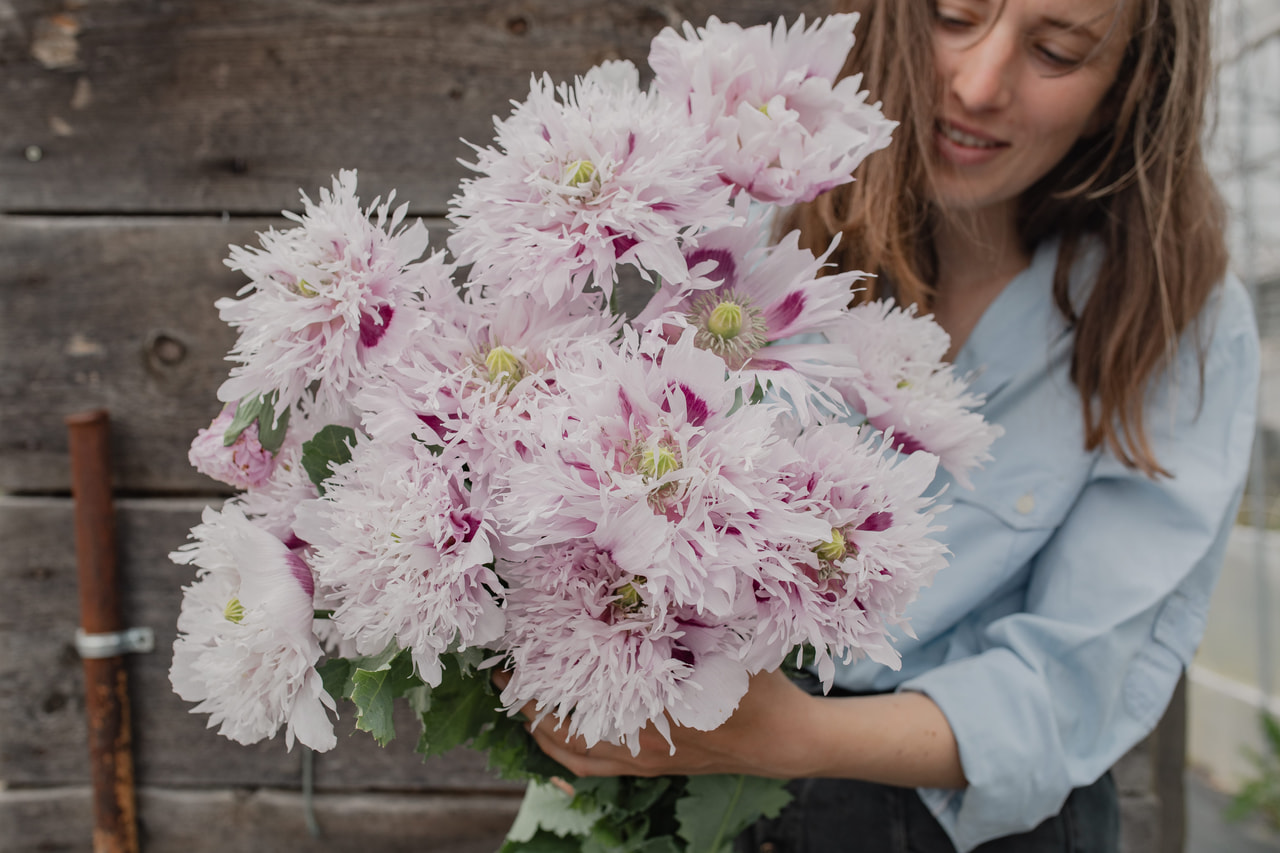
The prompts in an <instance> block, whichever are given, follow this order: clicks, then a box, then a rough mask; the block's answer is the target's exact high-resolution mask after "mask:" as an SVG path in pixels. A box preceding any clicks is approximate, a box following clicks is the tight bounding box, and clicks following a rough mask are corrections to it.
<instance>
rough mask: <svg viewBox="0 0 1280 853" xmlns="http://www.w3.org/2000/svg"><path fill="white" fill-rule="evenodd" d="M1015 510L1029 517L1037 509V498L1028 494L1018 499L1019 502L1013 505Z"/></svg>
mask: <svg viewBox="0 0 1280 853" xmlns="http://www.w3.org/2000/svg"><path fill="white" fill-rule="evenodd" d="M1013 508H1014V509H1016V510H1017V511H1018V512H1020V513H1022V514H1023V515H1029V514H1030V513H1031V511H1032V510H1033V509H1035V508H1036V496H1035V495H1033V494H1031V493H1030V492H1027V493H1026V494H1025V495H1023V496H1022V497H1020V498H1018V502H1017V503H1015V504H1014V505H1013Z"/></svg>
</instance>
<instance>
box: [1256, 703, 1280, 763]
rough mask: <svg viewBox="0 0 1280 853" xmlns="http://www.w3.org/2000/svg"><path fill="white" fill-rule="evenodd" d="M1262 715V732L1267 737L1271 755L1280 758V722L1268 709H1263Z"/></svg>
mask: <svg viewBox="0 0 1280 853" xmlns="http://www.w3.org/2000/svg"><path fill="white" fill-rule="evenodd" d="M1260 716H1261V717H1262V732H1263V734H1265V735H1266V737H1267V746H1268V747H1270V749H1271V757H1272V758H1280V722H1277V720H1276V718H1275V717H1273V716H1271V714H1269V713H1267V712H1266V711H1263V712H1262V714H1261V715H1260Z"/></svg>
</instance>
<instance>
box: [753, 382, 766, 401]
mask: <svg viewBox="0 0 1280 853" xmlns="http://www.w3.org/2000/svg"><path fill="white" fill-rule="evenodd" d="M763 400H764V386H763V385H761V384H760V380H759V379H757V380H756V387H755V388H753V389H751V405H753V406H755V405H757V404H759V403H760V402H761V401H763Z"/></svg>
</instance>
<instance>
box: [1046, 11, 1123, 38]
mask: <svg viewBox="0 0 1280 853" xmlns="http://www.w3.org/2000/svg"><path fill="white" fill-rule="evenodd" d="M1106 16H1107V14H1106V13H1105V12H1103V13H1101V14H1099V15H1095V16H1094V17H1093V18H1091V19H1090V20H1088V21H1064V20H1062V19H1061V18H1042V19H1041V23H1042V24H1043V25H1044V26H1046V27H1048V28H1049V29H1053V30H1062V31H1063V32H1068V33H1079V34H1081V35H1084V36H1088V37H1089V38H1091V39H1093V40H1094V41H1095V42H1099V43H1100V42H1101V41H1102V40H1103V38H1104V37H1105V36H1104V35H1101V34H1099V33H1097V32H1096V31H1095V30H1094V29H1093V25H1094V24H1096V23H1097V22H1099V21H1101V20H1103V19H1104V18H1106ZM1110 30H1111V27H1110V26H1108V28H1107V31H1108V32H1110Z"/></svg>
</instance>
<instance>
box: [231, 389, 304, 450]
mask: <svg viewBox="0 0 1280 853" xmlns="http://www.w3.org/2000/svg"><path fill="white" fill-rule="evenodd" d="M275 406H276V392H275V391H272V392H271V393H270V394H266V395H258V394H254V395H252V396H249V397H245V398H244V399H243V400H241V401H240V402H239V403H237V404H236V414H235V417H233V418H232V419H231V425H230V426H229V427H227V431H226V432H224V433H223V434H222V444H223V446H224V447H230V446H231V445H233V444H235V443H236V440H237V439H239V438H240V436H241V434H242V433H244V431H245V430H246V429H248V428H249V425H250V424H252V423H253V422H254V421H257V423H258V443H259V444H261V445H262V448H263V449H264V450H267V451H270V452H271V453H278V452H279V451H280V446H281V445H282V444H284V436H285V432H286V431H287V430H288V427H289V410H288V409H285V410H284V413H283V414H281V415H280V418H279V420H277V419H276V417H275Z"/></svg>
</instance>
